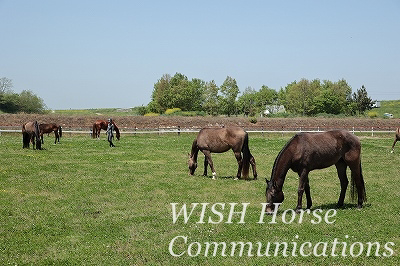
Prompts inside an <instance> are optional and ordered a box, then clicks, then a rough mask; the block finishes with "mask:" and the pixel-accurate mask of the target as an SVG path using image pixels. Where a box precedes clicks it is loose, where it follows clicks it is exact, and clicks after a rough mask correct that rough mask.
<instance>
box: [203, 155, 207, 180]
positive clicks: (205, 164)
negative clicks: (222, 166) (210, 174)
mask: <svg viewBox="0 0 400 266" xmlns="http://www.w3.org/2000/svg"><path fill="white" fill-rule="evenodd" d="M207 167H208V160H207V156H204V173H203V176H207Z"/></svg>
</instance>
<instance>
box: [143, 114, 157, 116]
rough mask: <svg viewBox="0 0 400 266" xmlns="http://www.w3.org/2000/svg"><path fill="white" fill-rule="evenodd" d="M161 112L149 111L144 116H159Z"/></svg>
mask: <svg viewBox="0 0 400 266" xmlns="http://www.w3.org/2000/svg"><path fill="white" fill-rule="evenodd" d="M159 115H160V114H157V113H147V114H144V116H159Z"/></svg>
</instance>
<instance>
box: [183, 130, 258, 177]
mask: <svg viewBox="0 0 400 266" xmlns="http://www.w3.org/2000/svg"><path fill="white" fill-rule="evenodd" d="M230 149H232V150H233V152H234V154H235V157H236V160H237V162H238V172H237V175H236V177H237V178H240V177H241V176H243V178H247V177H248V175H249V168H250V164H251V166H252V168H253V175H254V179H257V171H256V161H255V159H254V157H253V155H251V153H250V150H249V137H248V134H247V132H245V131H244V130H243V129H242V128H240V127H228V128H203V129H202V130H200V132H199V134H198V135H197V138H196V139H195V140H194V141H193V144H192V150H191V153H190V154H189V162H188V164H189V174H190V175H193V174H194V172H195V170H196V168H197V156H198V153H199V151H201V152H202V153H203V154H204V156H205V158H204V174H203V175H204V176H207V166H208V165H210V167H211V170H212V174H213V179H214V178H215V176H216V173H215V169H214V164H213V161H212V160H211V153H212V152H214V153H222V152H226V151H228V150H230ZM242 154H243V156H242Z"/></svg>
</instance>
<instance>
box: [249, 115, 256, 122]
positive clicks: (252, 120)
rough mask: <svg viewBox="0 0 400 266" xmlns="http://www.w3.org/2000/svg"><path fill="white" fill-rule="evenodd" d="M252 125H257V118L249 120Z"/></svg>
mask: <svg viewBox="0 0 400 266" xmlns="http://www.w3.org/2000/svg"><path fill="white" fill-rule="evenodd" d="M249 121H250V123H252V124H255V123H257V117H255V116H253V117H250V118H249Z"/></svg>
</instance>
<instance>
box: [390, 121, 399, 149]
mask: <svg viewBox="0 0 400 266" xmlns="http://www.w3.org/2000/svg"><path fill="white" fill-rule="evenodd" d="M398 140H400V128H399V127H398V128H397V129H396V135H395V136H394V142H393V145H392V151H391V153H393V152H394V145H396V142H397V141H398Z"/></svg>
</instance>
